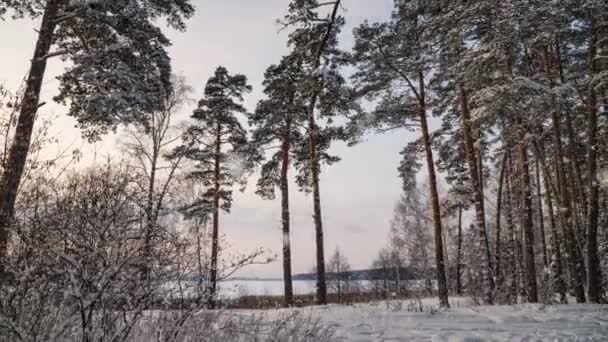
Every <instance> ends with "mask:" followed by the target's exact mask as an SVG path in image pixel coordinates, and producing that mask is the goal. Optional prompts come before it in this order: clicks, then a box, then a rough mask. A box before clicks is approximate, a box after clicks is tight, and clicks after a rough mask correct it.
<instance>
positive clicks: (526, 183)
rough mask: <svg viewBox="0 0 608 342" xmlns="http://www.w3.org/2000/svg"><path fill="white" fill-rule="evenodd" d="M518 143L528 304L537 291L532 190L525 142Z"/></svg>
mask: <svg viewBox="0 0 608 342" xmlns="http://www.w3.org/2000/svg"><path fill="white" fill-rule="evenodd" d="M523 139H524V138H523V137H522V141H520V142H519V144H518V145H519V146H518V151H519V175H520V179H521V180H520V185H521V195H522V196H523V198H522V201H521V203H522V204H523V208H522V209H523V212H522V224H521V225H522V230H523V234H524V253H525V254H524V261H525V267H526V282H525V285H526V294H527V300H528V302H530V303H536V302H538V289H537V284H536V258H535V253H534V224H533V219H532V217H533V215H532V190H531V188H530V170H529V165H528V149H527V146H526V143H525V141H523Z"/></svg>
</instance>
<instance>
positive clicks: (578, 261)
mask: <svg viewBox="0 0 608 342" xmlns="http://www.w3.org/2000/svg"><path fill="white" fill-rule="evenodd" d="M543 57H544V68H545V74H546V77H547V80H548V81H549V83H550V86H551V88H552V87H553V80H552V77H551V62H550V56H549V50H548V48H547V47H545V49H544V51H543ZM552 102H555V101H554V100H553V101H552ZM551 117H552V123H553V150H554V155H555V173H556V176H557V177H556V178H557V183H558V186H557V190H558V194H557V195H558V198H559V214H560V215H559V217H560V226H561V228H562V232H563V236H564V244H565V252H566V260H567V262H568V266H569V267H568V268H569V270H570V284H571V286H572V288H573V289H574V293H575V297H576V301H577V302H579V303H583V302H585V287H584V279H585V276H584V269H583V262H582V257H581V255H580V252H579V249H578V247H577V241H576V235H575V234H574V230H573V226H572V203H571V201H570V190H569V189H568V183H567V181H566V169H565V168H564V154H563V148H562V133H561V118H560V115H559V113H558V112H557V111H556V110H553V112H552V115H551Z"/></svg>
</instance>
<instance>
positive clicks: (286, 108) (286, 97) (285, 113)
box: [249, 54, 307, 306]
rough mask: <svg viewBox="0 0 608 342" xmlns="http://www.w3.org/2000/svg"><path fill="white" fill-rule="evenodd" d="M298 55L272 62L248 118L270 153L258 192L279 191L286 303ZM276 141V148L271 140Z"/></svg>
mask: <svg viewBox="0 0 608 342" xmlns="http://www.w3.org/2000/svg"><path fill="white" fill-rule="evenodd" d="M301 64H302V63H301V58H300V57H299V56H297V55H296V54H291V55H289V56H286V57H284V58H283V59H282V60H281V63H279V64H278V65H271V66H270V67H269V68H268V69H267V70H266V73H265V80H264V87H265V88H264V93H265V94H266V96H267V98H266V99H263V100H261V101H260V102H258V106H257V109H256V111H255V113H253V114H252V115H251V116H250V117H249V124H250V126H252V130H253V131H252V138H251V139H252V144H253V145H255V146H256V147H257V148H259V149H262V150H265V151H264V152H266V153H272V154H271V156H270V158H269V160H267V161H265V162H264V164H263V165H262V169H261V175H260V178H259V180H258V184H257V185H258V190H257V193H258V194H259V195H260V196H262V197H263V198H268V199H274V197H275V188H276V187H279V188H280V192H281V224H282V230H283V281H284V290H285V305H286V306H291V305H293V304H294V301H293V285H292V280H291V276H292V274H291V237H290V217H289V216H290V214H289V177H288V175H289V168H290V165H291V161H292V154H293V153H294V152H293V145H294V144H295V142H298V141H302V140H303V139H304V134H303V132H302V127H303V126H304V125H305V124H306V119H307V117H306V106H305V102H304V98H303V97H302V93H301V92H300V91H299V89H298V84H300V82H301V79H302V77H303V75H302V72H301ZM277 142H278V143H279V145H280V147H279V148H274V150H275V151H268V150H266V149H268V148H272V147H271V145H272V144H273V143H277Z"/></svg>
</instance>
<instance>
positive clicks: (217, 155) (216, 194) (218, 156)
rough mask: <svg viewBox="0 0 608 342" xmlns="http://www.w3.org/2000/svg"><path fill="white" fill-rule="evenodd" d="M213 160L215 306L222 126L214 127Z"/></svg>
mask: <svg viewBox="0 0 608 342" xmlns="http://www.w3.org/2000/svg"><path fill="white" fill-rule="evenodd" d="M216 130H217V132H216V137H215V161H214V170H213V172H214V175H213V190H214V191H213V231H212V236H211V269H210V270H209V282H210V283H209V306H210V308H215V293H216V291H217V259H218V253H219V227H220V190H221V179H220V178H221V176H220V174H221V153H222V126H221V124H220V123H218V124H217V127H216Z"/></svg>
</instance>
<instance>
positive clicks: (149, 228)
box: [142, 143, 160, 282]
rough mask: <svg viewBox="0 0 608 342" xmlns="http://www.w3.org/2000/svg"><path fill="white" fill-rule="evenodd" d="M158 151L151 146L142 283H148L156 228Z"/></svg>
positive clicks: (155, 147)
mask: <svg viewBox="0 0 608 342" xmlns="http://www.w3.org/2000/svg"><path fill="white" fill-rule="evenodd" d="M159 152H160V151H159V149H158V148H157V146H156V143H155V144H154V146H153V151H152V158H151V163H150V179H149V180H148V194H147V195H148V198H147V203H146V228H145V232H144V250H143V252H144V265H143V272H142V273H143V274H142V276H143V278H144V281H147V282H149V281H150V271H151V270H150V268H151V256H152V234H153V231H154V227H155V226H156V214H155V213H154V191H155V188H154V186H155V183H156V168H157V163H158V155H159Z"/></svg>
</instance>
